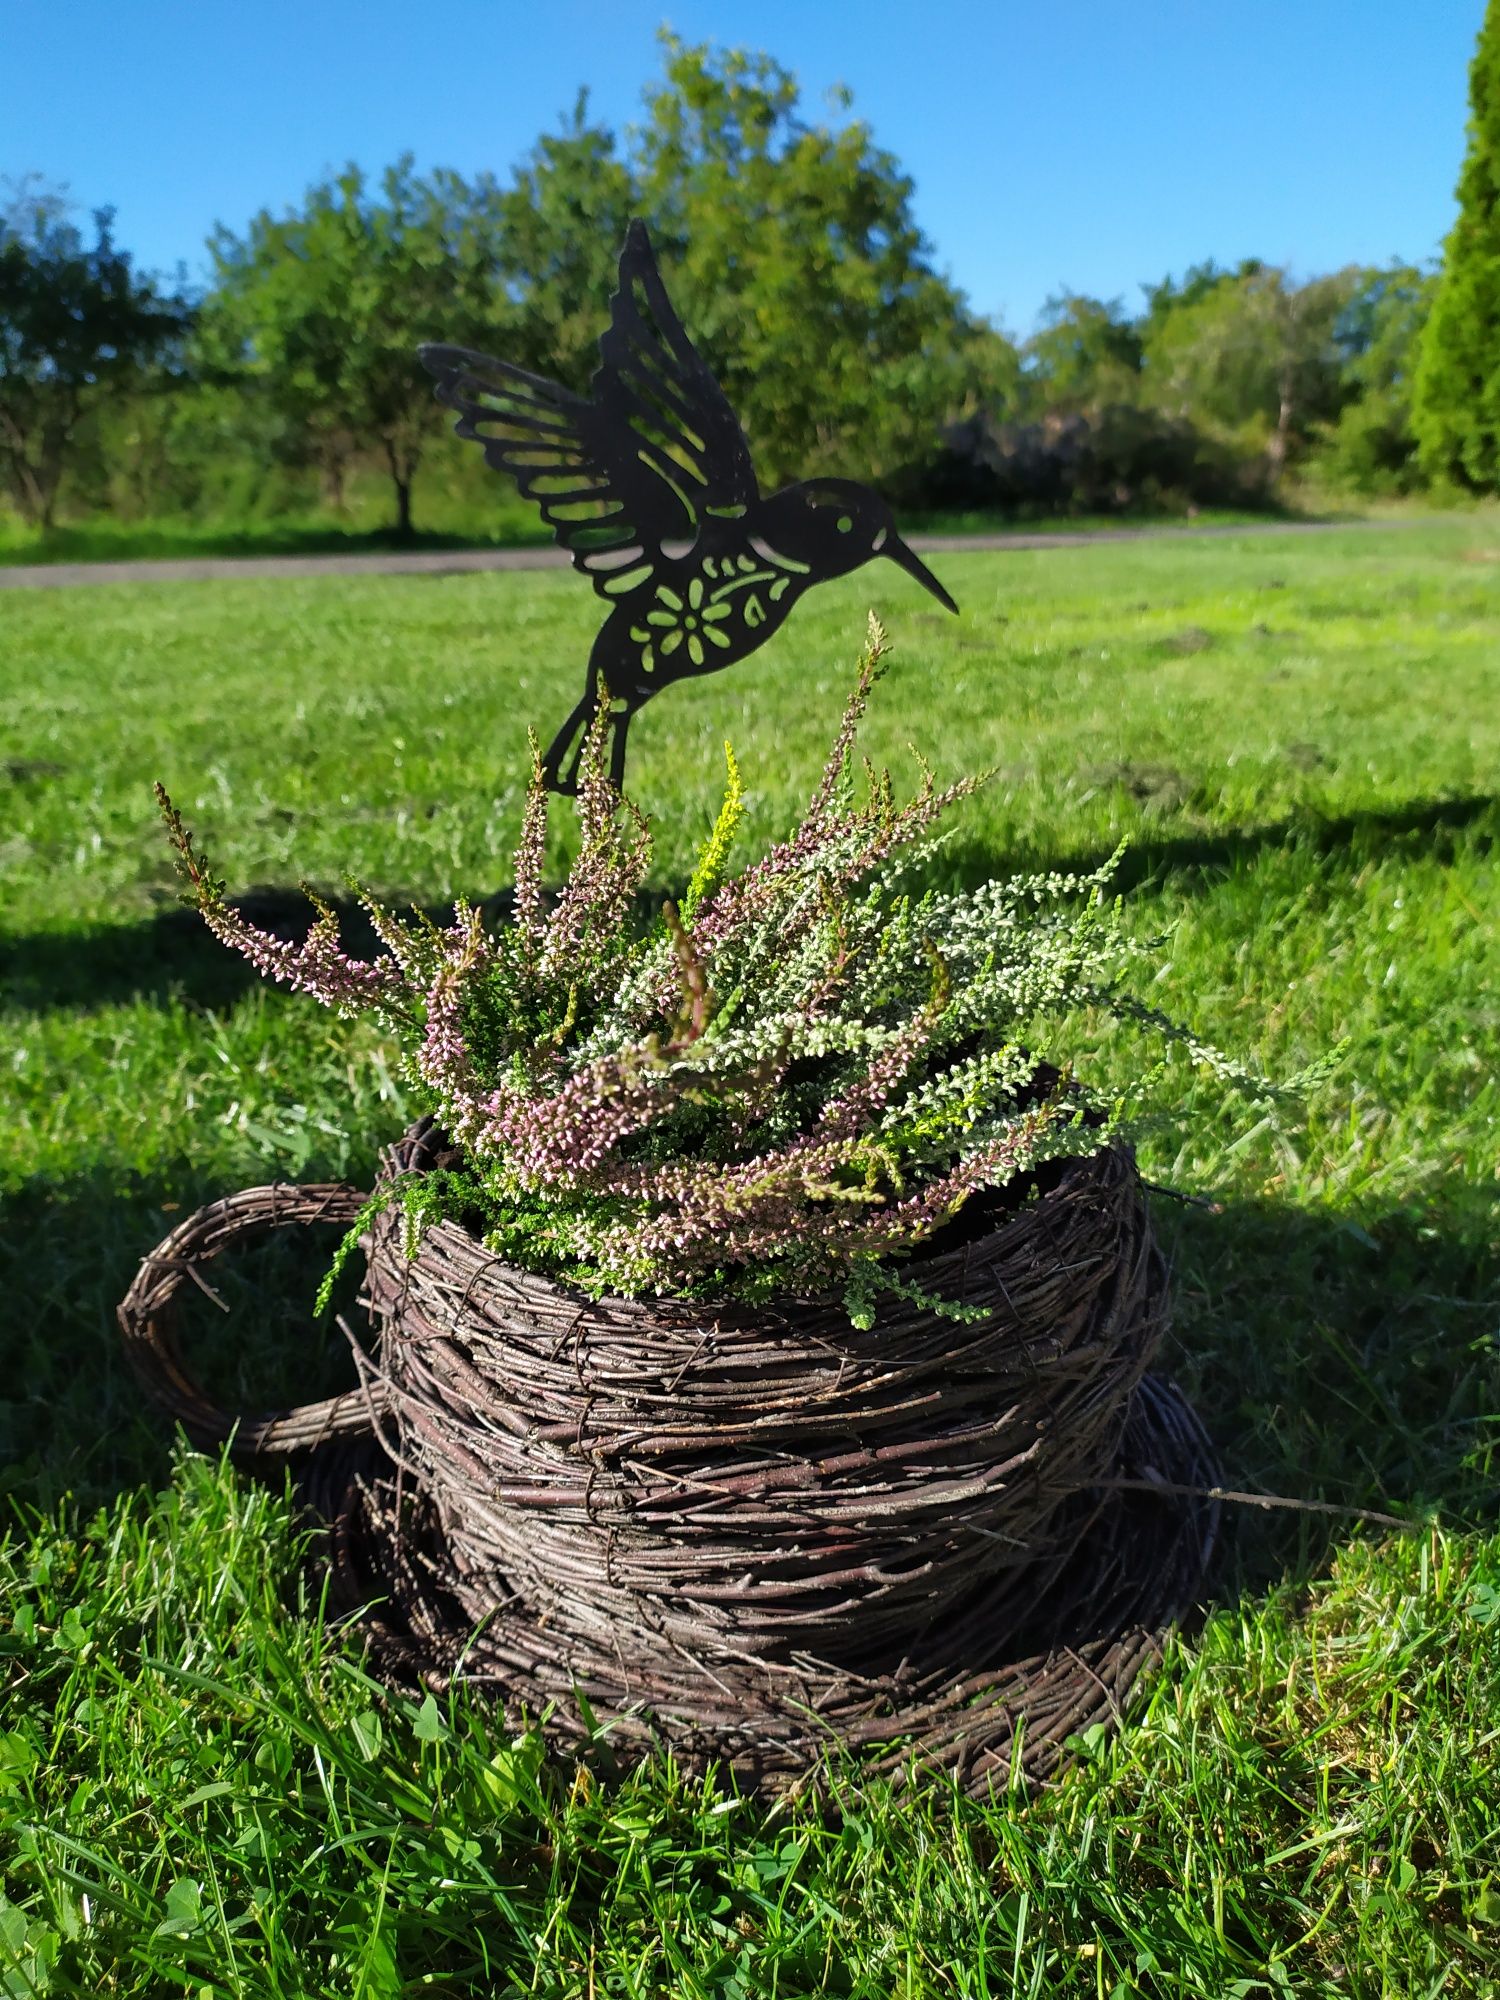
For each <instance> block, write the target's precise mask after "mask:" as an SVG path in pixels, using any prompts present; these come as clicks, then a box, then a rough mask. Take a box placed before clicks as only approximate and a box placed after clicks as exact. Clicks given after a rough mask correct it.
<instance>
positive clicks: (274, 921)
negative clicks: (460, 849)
mask: <svg viewBox="0 0 1500 2000" xmlns="http://www.w3.org/2000/svg"><path fill="white" fill-rule="evenodd" d="M1487 819H1493V820H1494V821H1495V828H1494V834H1500V799H1497V797H1496V795H1495V794H1493V793H1481V794H1477V795H1475V796H1473V797H1467V798H1454V799H1428V800H1416V801H1413V802H1412V803H1411V804H1410V805H1406V806H1401V807H1398V808H1395V809H1393V810H1391V811H1387V812H1370V813H1351V814H1348V815H1346V816H1344V817H1341V818H1338V819H1325V818H1322V817H1320V816H1318V815H1315V814H1311V813H1309V814H1306V815H1299V816H1295V817H1292V818H1288V819H1284V820H1277V821H1275V822H1273V823H1271V824H1269V825H1265V826H1260V827H1252V828H1248V829H1244V830H1240V829H1233V830H1228V831H1225V832H1223V833H1203V834H1196V833H1193V834H1179V835H1173V834H1170V833H1166V834H1159V835H1146V836H1144V837H1142V838H1140V839H1139V840H1137V842H1136V843H1135V844H1134V845H1132V846H1131V847H1130V848H1129V849H1128V850H1127V852H1126V855H1125V858H1124V862H1123V864H1122V866H1121V869H1120V871H1119V874H1118V875H1117V877H1116V880H1117V882H1118V883H1119V885H1120V887H1121V888H1122V889H1129V888H1135V887H1139V886H1141V885H1142V884H1144V883H1147V882H1156V881H1161V880H1163V879H1166V878H1169V877H1176V878H1179V879H1182V878H1185V879H1186V880H1187V881H1188V882H1189V883H1192V882H1194V881H1198V880H1201V881H1204V882H1207V881H1208V880H1210V879H1211V878H1212V877H1213V876H1214V875H1215V874H1217V873H1227V872H1231V871H1233V870H1234V869H1235V868H1236V867H1238V866H1242V865H1244V864H1245V863H1247V862H1251V861H1253V860H1254V859H1255V857H1256V856H1257V855H1259V854H1262V853H1264V852H1266V851H1267V850H1278V849H1281V848H1285V847H1291V846H1302V847H1305V848H1310V849H1311V850H1312V851H1314V852H1316V853H1320V854H1329V855H1332V854H1339V853H1347V854H1348V855H1349V856H1350V858H1351V860H1356V861H1358V860H1363V859H1365V858H1385V857H1388V856H1389V854H1390V853H1391V851H1392V849H1393V848H1394V847H1396V846H1398V845H1400V844H1403V843H1405V844H1407V845H1409V846H1411V847H1413V848H1416V849H1419V850H1420V851H1422V852H1424V853H1427V854H1429V855H1431V856H1432V857H1434V858H1436V859H1439V860H1442V859H1445V858H1448V857H1451V855H1452V854H1453V852H1454V851H1455V848H1456V845H1457V836H1458V835H1460V834H1462V833H1465V832H1467V831H1468V830H1469V829H1470V828H1472V827H1478V826H1481V825H1482V824H1483V822H1484V821H1485V820H1487ZM1490 837H1491V838H1493V837H1494V835H1491V836H1490ZM1107 859H1108V855H1107V854H1106V853H1101V852H1094V853H1086V854H1072V855H1062V856H1059V855H1057V854H1053V853H1047V852H1043V851H1036V852H1030V851H1027V850H1024V849H1017V850H1016V851H1014V852H1013V853H1010V854H1006V855H997V854H996V853H995V852H994V850H993V849H992V848H990V847H982V846H979V845H978V844H965V843H963V842H955V843H954V845H953V846H951V847H950V848H948V849H947V851H946V872H947V873H948V875H949V878H950V879H952V880H956V881H961V882H965V883H971V884H974V883H978V882H981V881H984V880H986V879H988V878H989V877H991V876H995V875H1005V874H1029V873H1031V872H1033V871H1042V870H1046V869H1060V870H1070V871H1074V872H1076V873H1080V874H1083V873H1087V872H1089V871H1091V870H1093V869H1095V868H1097V867H1099V866H1100V865H1101V864H1102V863H1103V862H1104V861H1105V860H1107ZM663 893H665V892H664V891H663V890H662V889H660V888H656V889H653V890H651V891H649V892H648V893H646V894H645V895H643V897H642V898H641V907H642V913H643V915H645V916H647V917H655V916H656V915H657V914H659V910H660V901H661V896H662V894H663ZM507 897H508V891H506V890H503V889H502V890H499V891H496V892H495V893H494V894H492V895H491V896H489V897H488V898H486V899H485V909H486V912H487V913H490V914H499V913H503V910H504V907H505V904H506V900H507ZM231 900H232V901H233V902H234V903H235V905H236V907H237V908H239V909H240V910H242V911H243V912H244V913H245V915H246V916H247V917H249V918H250V919H251V920H252V921H253V922H254V923H257V924H259V925H261V926H262V927H263V928H265V929H267V930H270V931H272V932H274V933H275V935H276V936H278V937H282V938H287V939H291V940H295V941H300V940H301V939H302V938H304V937H306V935H307V933H308V931H309V929H310V928H311V926H312V923H313V919H314V913H313V910H312V907H311V905H310V904H309V903H308V901H307V899H306V897H304V896H303V895H302V894H301V893H300V891H298V890H294V889H287V888H281V887H276V886H269V887H256V888H251V889H248V890H245V891H244V892H243V893H241V894H237V895H235V896H234V897H232V899H231ZM388 900H389V902H390V904H391V906H392V907H393V908H400V907H402V903H401V898H400V897H399V895H394V894H393V895H391V896H390V897H389V898H388ZM331 901H332V903H333V907H334V908H335V909H336V910H337V911H338V913H339V922H340V929H341V933H342V936H343V940H344V944H345V947H346V949H348V950H349V951H351V952H353V953H354V954H355V955H356V956H358V957H370V956H373V955H374V954H375V953H376V951H377V950H378V949H379V947H378V943H377V940H376V938H375V934H374V932H373V931H372V930H371V928H370V925H369V921H368V919H367V918H366V916H365V914H364V912H363V911H362V910H361V909H360V908H359V906H358V905H357V904H356V903H355V902H354V901H353V900H352V899H351V898H348V897H343V898H338V897H335V898H332V899H331ZM428 914H429V915H430V916H432V917H433V918H434V919H436V920H438V921H440V922H446V921H447V920H448V918H449V916H450V914H451V913H450V911H449V909H448V907H447V906H446V905H445V906H443V907H441V908H439V907H436V906H434V907H433V908H431V909H430V910H429V911H428ZM258 981H259V974H257V973H256V972H254V971H252V969H251V968H250V966H249V965H248V964H247V963H246V962H245V960H244V959H242V958H240V957H239V956H238V955H237V954H236V953H234V952H232V951H229V950H227V949H226V948H225V947H224V946H223V945H221V944H220V943H219V942H218V940H217V939H216V938H214V937H213V936H212V935H211V934H210V932H209V931H208V930H207V929H206V928H205V926H204V924H203V921H202V919H201V918H200V917H199V916H198V915H197V913H196V912H195V911H193V910H190V909H187V908H184V907H182V906H181V905H173V906H171V907H169V908H166V909H163V910H160V911H158V912H157V914H156V915H154V916H152V917H149V918H146V919H145V920H144V921H142V922H140V923H135V924H99V925H95V926H93V927H92V928H89V929H84V930H73V931H56V932H52V931H37V932H32V933H29V934H21V935H19V936H15V937H12V938H9V939H7V941H6V953H5V961H4V965H3V967H0V1002H7V1003H8V1004H10V1005H11V1006H17V1007H23V1008H26V1009H27V1010H29V1011H31V1012H35V1013H41V1012H44V1011H45V1010H46V1009H48V1008H50V1007H98V1006H104V1005H108V1004H110V1003H111V1002H118V1001H124V1000H130V999H136V998H149V999H165V998H166V997H168V996H169V995H171V994H177V995H179V996H180V997H182V998H183V999H185V1000H187V1001H189V1002H191V1003H192V1004H194V1005H197V1006H201V1007H210V1008H217V1007H222V1006H226V1005H228V1004H230V1003H231V1002H232V1001H234V1000H235V999H236V998H237V997H238V996H239V995H240V994H241V993H244V992H245V991H247V989H248V988H249V987H251V986H253V985H255V984H257V983H258Z"/></svg>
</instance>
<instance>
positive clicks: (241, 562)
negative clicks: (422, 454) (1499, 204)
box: [0, 521, 1392, 590]
mask: <svg viewBox="0 0 1500 2000" xmlns="http://www.w3.org/2000/svg"><path fill="white" fill-rule="evenodd" d="M1389 525H1392V524H1390V523H1387V522H1375V521H1354V522H1350V521H1255V522H1251V523H1248V524H1246V525H1245V526H1243V527H1222V526H1219V525H1215V526H1213V527H1206V528H1101V529H1098V530H1096V531H1093V532H1090V533H1083V534H1045V535H1027V534H1015V535H1003V534H1002V535H912V536H911V537H910V538H909V539H910V541H911V545H912V547H913V548H914V549H918V550H920V551H922V552H923V553H924V554H927V555H957V554H960V553H962V554H969V553H970V552H972V551H976V550H996V551H1004V550H1008V549H1082V548H1093V547H1095V546H1097V545H1098V544H1099V543H1102V542H1167V541H1208V540H1211V539H1212V538H1214V537H1220V536H1225V535H1318V534H1327V533H1329V532H1330V531H1332V530H1335V529H1343V528H1349V527H1368V528H1373V527H1381V526H1389ZM567 562H568V557H567V555H566V554H565V553H564V551H563V550H562V549H557V548H533V549H423V550H420V551H416V552H413V553H412V554H410V555H402V554H400V553H399V552H397V551H395V550H391V551H385V550H380V551H377V552H374V553H372V554H369V555H342V556H187V557H182V558H177V557H173V558H171V559H169V560H162V561H149V562H95V563H64V562H59V563H24V564H16V565H15V566H13V567H7V566H6V565H5V564H3V563H0V590H62V589H65V588H67V587H69V586H71V585H73V584H80V583H210V582H213V583H216V582H220V581H222V580H223V579H225V578H231V577H250V578H252V579H253V578H256V577H264V578H268V579H271V578H285V577H297V576H460V575H463V574H464V573H465V572H467V571H469V570H490V569H561V568H563V567H565V566H566V564H567Z"/></svg>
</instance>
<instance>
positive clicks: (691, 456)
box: [421, 222, 759, 597]
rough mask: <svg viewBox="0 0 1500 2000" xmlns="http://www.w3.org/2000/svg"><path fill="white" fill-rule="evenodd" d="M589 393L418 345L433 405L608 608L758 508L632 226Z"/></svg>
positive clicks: (483, 358)
mask: <svg viewBox="0 0 1500 2000" xmlns="http://www.w3.org/2000/svg"><path fill="white" fill-rule="evenodd" d="M599 354H600V363H599V369H598V372H597V373H596V374H595V376H594V380H593V383H592V394H591V395H590V396H587V397H584V396H578V395H575V394H574V393H573V391H572V390H571V389H564V388H563V387H562V386H561V385H560V384H559V383H556V382H549V381H548V380H547V379H546V378H545V377H544V376H541V375H533V374H532V373H531V372H530V371H529V370H528V369H525V368H518V367H516V366H515V364H514V363H512V362H509V361H500V360H497V359H495V358H494V357H493V356H491V355H486V354H476V353H474V352H473V351H472V350H470V349H468V348H463V347H447V346H442V345H433V346H427V347H424V348H422V350H421V355H422V360H423V362H424V364H425V365H426V366H427V368H429V369H430V370H431V372H432V374H433V375H434V376H435V377H436V378H437V384H438V391H437V392H438V395H439V397H440V399H441V400H442V401H443V402H445V403H447V404H448V405H449V407H450V408H452V409H455V410H457V411H458V413H459V420H458V423H457V425H456V426H455V428H456V430H457V432H458V435H459V436H460V437H467V438H474V439H476V440H477V441H478V442H479V443H480V444H482V445H483V447H484V455H485V458H486V459H487V460H488V461H489V463H490V464H491V465H493V466H494V467H495V468H496V469H497V470H498V471H504V472H508V473H510V475H511V476H512V477H513V478H514V480H515V482H516V484H517V486H518V487H519V488H520V490H521V492H522V493H523V494H524V495H525V496H526V498H527V499H528V500H534V501H536V502H537V504H538V505H539V506H540V508H541V510H542V515H543V518H544V519H545V520H546V522H547V524H548V526H549V527H550V528H551V529H552V531H553V533H554V534H555V535H556V537H557V539H558V541H559V542H561V544H562V545H563V547H564V548H565V549H567V550H568V551H569V553H570V554H571V555H572V558H573V562H574V564H575V566H576V567H577V568H578V569H580V570H582V571H583V572H584V573H585V575H587V576H588V577H589V578H590V580H591V581H592V582H593V585H594V588H595V589H596V590H598V591H599V592H600V593H601V594H602V595H604V596H606V597H612V596H615V595H617V594H618V593H619V592H621V591H622V590H623V589H626V588H633V587H634V585H635V584H636V583H638V582H639V581H640V580H641V577H642V575H643V574H644V567H643V566H651V567H654V566H655V562H656V560H657V559H658V558H659V557H660V555H661V553H662V549H663V547H664V545H667V544H671V543H691V542H692V541H693V540H694V539H695V538H696V536H697V534H698V530H699V528H700V527H701V526H702V524H703V521H704V519H705V517H706V516H708V515H710V514H720V515H725V516H731V517H732V516H736V515H739V514H743V513H744V512H745V511H746V509H747V508H749V507H750V506H751V505H752V504H753V503H754V501H755V500H756V499H757V498H758V497H759V496H758V491H757V488H756V483H755V469H754V466H753V464H752V463H751V458H750V447H749V445H748V444H747V443H746V442H745V434H744V432H743V431H742V430H741V429H740V426H739V423H738V420H737V419H736V417H735V414H734V412H733V410H731V409H730V407H729V403H728V400H727V398H726V397H725V395H724V392H723V390H722V389H721V388H720V387H719V385H718V383H717V382H716V381H715V380H714V378H713V375H712V374H711V373H710V372H709V370H708V368H707V367H706V366H705V364H704V362H703V360H702V358H701V357H700V356H699V355H698V353H697V352H696V350H695V349H694V347H693V344H692V342H691V341H690V340H689V339H688V337H687V334H686V333H685V332H684V331H683V327H682V322H681V321H680V320H679V319H678V317H677V315H676V313H675V312H674V311H673V310H672V305H671V301H670V300H669V299H668V297H667V293H666V288H665V286H664V285H663V284H662V281H661V275H660V273H659V272H658V270H657V268H656V260H655V258H654V257H653V256H652V254H651V244H650V239H649V238H648V237H647V235H646V231H645V227H644V225H643V224H641V223H640V222H632V223H631V225H630V229H629V232H628V234H627V235H626V238H625V248H624V250H623V252H622V253H621V257H620V287H619V290H618V291H617V292H616V293H615V296H614V298H613V300H612V301H611V305H610V323H609V327H608V329H607V331H606V332H605V334H604V335H603V337H602V339H601V340H600V342H599Z"/></svg>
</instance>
